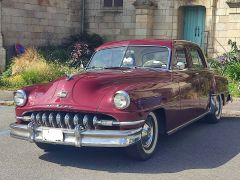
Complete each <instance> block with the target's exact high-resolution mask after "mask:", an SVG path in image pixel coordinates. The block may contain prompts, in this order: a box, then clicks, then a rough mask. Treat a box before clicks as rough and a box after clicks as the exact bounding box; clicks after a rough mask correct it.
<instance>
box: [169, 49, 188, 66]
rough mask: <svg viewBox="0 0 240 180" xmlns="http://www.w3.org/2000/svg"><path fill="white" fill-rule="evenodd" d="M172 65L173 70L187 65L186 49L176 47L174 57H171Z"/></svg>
mask: <svg viewBox="0 0 240 180" xmlns="http://www.w3.org/2000/svg"><path fill="white" fill-rule="evenodd" d="M172 67H173V69H174V70H183V69H186V68H187V67H188V65H187V56H186V51H185V50H184V49H183V48H181V49H176V52H175V58H174V59H173V63H172Z"/></svg>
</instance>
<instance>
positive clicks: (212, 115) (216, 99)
mask: <svg viewBox="0 0 240 180" xmlns="http://www.w3.org/2000/svg"><path fill="white" fill-rule="evenodd" d="M222 108H223V101H222V97H221V96H219V95H218V96H212V97H211V99H210V112H209V114H208V115H207V117H206V118H207V122H208V123H218V122H219V121H220V118H221V116H222Z"/></svg>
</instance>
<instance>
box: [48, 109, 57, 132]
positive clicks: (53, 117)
mask: <svg viewBox="0 0 240 180" xmlns="http://www.w3.org/2000/svg"><path fill="white" fill-rule="evenodd" d="M48 119H49V123H50V125H51V126H52V127H54V128H57V127H58V124H57V121H56V114H54V113H50V114H49V117H48Z"/></svg>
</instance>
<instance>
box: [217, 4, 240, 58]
mask: <svg viewBox="0 0 240 180" xmlns="http://www.w3.org/2000/svg"><path fill="white" fill-rule="evenodd" d="M229 39H231V40H233V41H236V42H237V44H238V45H240V7H238V8H230V7H229V6H228V5H227V4H226V1H224V0H219V1H218V3H217V10H216V33H215V52H216V54H218V55H221V54H222V53H224V52H226V51H228V50H229V49H230V47H229V46H228V45H227V42H228V40H229Z"/></svg>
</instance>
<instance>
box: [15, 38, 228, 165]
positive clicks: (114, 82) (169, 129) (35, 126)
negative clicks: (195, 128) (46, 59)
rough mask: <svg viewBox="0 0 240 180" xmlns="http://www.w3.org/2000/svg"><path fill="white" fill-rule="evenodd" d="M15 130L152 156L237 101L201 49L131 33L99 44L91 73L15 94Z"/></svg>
mask: <svg viewBox="0 0 240 180" xmlns="http://www.w3.org/2000/svg"><path fill="white" fill-rule="evenodd" d="M14 100H15V103H16V122H15V123H13V124H11V125H10V127H11V136H12V137H15V138H19V139H23V140H27V141H30V142H34V143H35V144H36V145H37V146H38V147H39V148H41V149H43V150H45V151H51V150H56V149H57V148H60V147H61V146H62V145H72V146H76V147H82V146H93V147H126V148H125V149H126V151H127V152H128V154H129V155H131V156H132V157H134V158H137V159H140V160H146V159H149V158H150V157H151V156H152V155H153V153H154V152H155V150H156V146H157V142H158V141H159V136H161V135H170V134H172V133H174V132H176V131H178V130H179V129H181V128H183V127H185V126H187V125H189V124H191V123H193V122H195V121H197V120H199V119H202V118H204V119H205V120H206V121H208V122H210V123H217V122H219V120H220V117H221V113H222V108H223V106H224V105H225V104H226V103H227V102H228V101H230V100H231V97H230V94H229V92H228V81H227V80H226V79H225V78H223V77H221V76H219V75H214V73H213V71H211V70H210V69H209V67H208V63H207V61H206V58H205V56H204V54H203V52H202V50H201V48H200V47H199V46H198V45H196V44H194V43H191V42H187V41H181V40H157V39H156V40H154V39H153V40H150V39H149V40H148V39H146V40H127V41H118V42H111V43H106V44H104V45H102V46H100V47H99V48H97V49H96V52H95V53H94V55H93V56H92V58H91V61H90V63H89V64H88V66H87V67H86V69H85V70H84V71H83V72H80V73H79V74H75V75H68V76H66V77H61V78H59V79H57V80H55V81H53V82H51V83H48V84H40V85H35V86H30V87H25V88H23V89H21V90H18V91H16V92H15V93H14Z"/></svg>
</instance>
